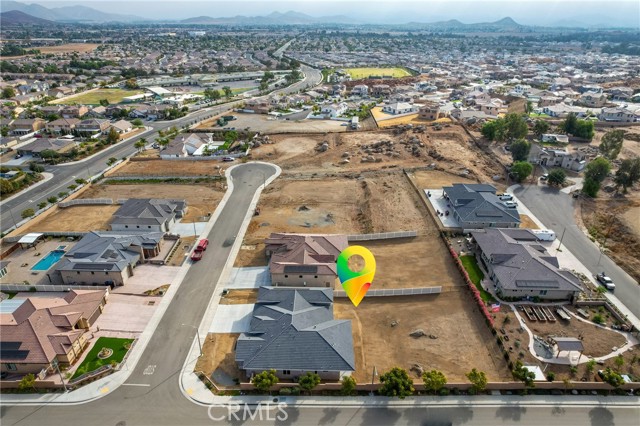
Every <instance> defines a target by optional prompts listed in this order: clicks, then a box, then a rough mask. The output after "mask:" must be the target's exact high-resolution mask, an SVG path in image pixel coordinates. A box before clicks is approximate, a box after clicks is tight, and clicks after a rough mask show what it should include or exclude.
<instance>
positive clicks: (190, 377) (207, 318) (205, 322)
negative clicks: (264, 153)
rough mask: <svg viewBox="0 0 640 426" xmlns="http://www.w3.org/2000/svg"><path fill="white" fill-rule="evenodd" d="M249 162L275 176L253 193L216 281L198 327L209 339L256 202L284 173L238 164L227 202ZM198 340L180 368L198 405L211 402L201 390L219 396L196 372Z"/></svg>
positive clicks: (182, 380)
mask: <svg viewBox="0 0 640 426" xmlns="http://www.w3.org/2000/svg"><path fill="white" fill-rule="evenodd" d="M247 164H265V165H270V166H272V167H274V168H275V169H276V173H275V174H273V175H271V176H270V177H269V178H268V179H267V180H266V181H265V184H264V185H261V186H260V187H259V188H258V190H257V191H256V192H255V193H254V195H253V199H252V200H251V204H250V205H249V208H248V209H247V213H246V214H245V218H244V220H243V222H242V225H241V226H240V230H239V231H238V234H237V235H236V239H235V241H234V244H233V247H232V248H231V252H230V253H229V257H228V258H227V262H226V263H225V266H224V269H223V270H222V272H221V274H220V278H219V280H218V282H217V283H216V286H215V290H214V293H213V296H212V297H211V300H210V302H209V306H207V310H206V311H205V314H204V316H203V318H202V321H201V322H200V325H199V327H198V333H201V335H204V336H205V338H206V336H207V334H208V333H209V325H210V324H211V322H212V321H213V318H214V316H215V313H216V310H217V306H218V304H219V302H220V298H221V296H222V295H221V292H220V291H218V287H219V286H220V285H222V286H224V283H226V282H227V281H228V279H229V276H230V274H231V270H232V269H233V264H234V263H235V259H236V257H237V255H238V252H239V251H240V247H241V246H242V241H243V240H244V235H245V233H246V231H247V228H248V227H249V223H250V222H251V218H252V217H253V214H254V211H255V208H256V205H257V204H258V200H259V199H260V195H261V194H262V191H263V190H264V189H265V188H266V186H267V185H268V184H270V183H271V182H273V181H274V180H275V179H276V178H278V176H280V174H281V173H282V169H281V168H280V167H279V166H277V165H275V164H271V163H266V162H262V161H251V162H248V163H245V164H237V165H234V166H231V167H229V168H228V169H227V170H226V171H225V176H226V178H227V182H228V187H227V192H226V193H225V196H224V197H223V200H224V202H225V203H226V201H227V200H226V199H228V197H230V196H231V193H232V192H233V188H234V185H233V178H232V176H231V172H232V170H233V169H235V168H236V167H240V166H244V165H247ZM227 195H228V196H227ZM225 198H226V199H225ZM221 204H222V202H221ZM219 206H220V205H219ZM217 211H218V210H217V209H216V212H217ZM221 211H222V209H220V212H221ZM216 218H217V217H216ZM197 339H198V337H197V336H196V337H195V338H194V341H193V343H192V344H191V348H190V349H189V353H188V354H187V358H186V359H185V362H184V364H183V366H182V369H181V371H180V379H179V383H180V392H182V394H183V395H184V397H185V398H187V399H189V400H191V401H192V402H194V403H196V404H199V405H203V404H204V405H207V404H208V403H209V401H202V400H200V399H199V397H201V396H200V393H202V394H203V395H204V396H206V397H208V396H209V395H210V396H211V397H215V395H213V394H212V393H211V391H210V390H209V389H207V388H206V386H205V385H204V383H203V382H202V381H201V380H200V378H199V377H198V376H197V375H196V374H195V372H194V369H195V365H196V363H197V361H198V358H199V357H200V355H199V346H198V345H197V344H196V343H197ZM186 383H188V384H189V385H190V386H193V387H197V388H196V389H192V388H187V385H186ZM187 389H189V391H187Z"/></svg>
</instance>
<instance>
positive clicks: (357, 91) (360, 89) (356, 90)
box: [351, 84, 369, 97]
mask: <svg viewBox="0 0 640 426" xmlns="http://www.w3.org/2000/svg"><path fill="white" fill-rule="evenodd" d="M367 95H369V86H367V85H366V84H356V85H355V86H353V88H352V89H351V96H361V97H365V96H367Z"/></svg>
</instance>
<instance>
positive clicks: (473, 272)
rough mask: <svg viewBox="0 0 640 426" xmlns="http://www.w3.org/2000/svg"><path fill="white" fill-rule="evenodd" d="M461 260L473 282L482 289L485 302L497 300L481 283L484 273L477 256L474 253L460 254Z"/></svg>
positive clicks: (481, 293) (481, 292) (481, 294)
mask: <svg viewBox="0 0 640 426" xmlns="http://www.w3.org/2000/svg"><path fill="white" fill-rule="evenodd" d="M460 261H461V262H462V266H464V269H466V270H467V274H469V278H471V282H472V283H473V284H474V285H475V286H476V288H477V289H478V290H479V291H480V296H481V297H482V300H484V301H485V302H495V301H496V300H495V299H494V298H493V296H492V295H491V293H488V292H487V291H486V290H485V289H483V288H482V285H481V284H480V282H481V281H482V279H483V278H484V274H483V273H482V270H481V269H480V267H479V266H478V262H477V261H476V257H475V256H473V255H466V256H460Z"/></svg>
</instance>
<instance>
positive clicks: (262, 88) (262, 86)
mask: <svg viewBox="0 0 640 426" xmlns="http://www.w3.org/2000/svg"><path fill="white" fill-rule="evenodd" d="M268 88H269V83H267V82H266V81H261V82H260V87H259V89H260V91H265V90H267V89H268Z"/></svg>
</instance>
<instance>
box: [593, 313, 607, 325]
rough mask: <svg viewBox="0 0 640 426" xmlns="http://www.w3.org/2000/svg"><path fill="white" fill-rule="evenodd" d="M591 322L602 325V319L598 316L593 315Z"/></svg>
mask: <svg viewBox="0 0 640 426" xmlns="http://www.w3.org/2000/svg"><path fill="white" fill-rule="evenodd" d="M592 321H593V322H595V323H596V324H603V323H604V318H603V317H602V315H600V314H595V315H594V316H593V318H592Z"/></svg>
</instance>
